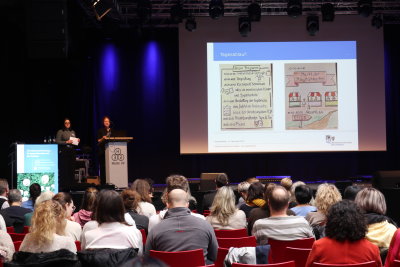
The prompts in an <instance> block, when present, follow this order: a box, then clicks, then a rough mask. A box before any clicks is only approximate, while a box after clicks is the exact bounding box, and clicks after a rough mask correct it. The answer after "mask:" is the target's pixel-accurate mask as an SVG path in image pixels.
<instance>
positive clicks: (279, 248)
mask: <svg viewBox="0 0 400 267" xmlns="http://www.w3.org/2000/svg"><path fill="white" fill-rule="evenodd" d="M314 241H315V239H314V238H313V237H310V238H303V239H297V240H290V241H285V240H274V239H268V244H269V245H270V246H271V251H270V253H269V256H268V262H270V263H278V262H284V261H285V248H286V247H292V248H311V247H312V245H313V244H314Z"/></svg>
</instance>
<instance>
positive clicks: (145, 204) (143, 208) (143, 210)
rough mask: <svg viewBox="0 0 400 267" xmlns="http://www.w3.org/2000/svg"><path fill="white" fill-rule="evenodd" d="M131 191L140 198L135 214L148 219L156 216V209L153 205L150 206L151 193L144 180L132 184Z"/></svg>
mask: <svg viewBox="0 0 400 267" xmlns="http://www.w3.org/2000/svg"><path fill="white" fill-rule="evenodd" d="M131 189H132V190H134V191H136V192H137V193H138V194H139V195H140V198H141V201H140V202H139V205H138V209H137V212H138V213H139V214H140V215H144V216H147V217H148V218H150V217H151V216H152V215H154V214H156V208H155V207H154V205H153V204H151V197H152V195H153V192H152V189H151V187H150V184H149V182H148V181H146V179H136V180H135V181H134V182H133V184H132V186H131Z"/></svg>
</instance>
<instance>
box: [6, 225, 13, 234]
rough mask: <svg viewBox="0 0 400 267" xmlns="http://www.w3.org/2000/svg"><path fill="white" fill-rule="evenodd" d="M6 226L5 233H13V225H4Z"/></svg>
mask: <svg viewBox="0 0 400 267" xmlns="http://www.w3.org/2000/svg"><path fill="white" fill-rule="evenodd" d="M6 228H7V233H15V231H14V226H9V227H6Z"/></svg>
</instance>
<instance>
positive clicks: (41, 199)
mask: <svg viewBox="0 0 400 267" xmlns="http://www.w3.org/2000/svg"><path fill="white" fill-rule="evenodd" d="M53 197H54V193H53V192H51V191H46V192H43V193H41V194H40V196H39V197H38V198H36V201H35V206H36V205H39V204H40V203H42V202H44V201H46V200H50V199H52V198H53ZM32 216H33V212H29V213H26V214H25V215H24V226H31V219H32Z"/></svg>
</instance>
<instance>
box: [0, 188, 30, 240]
mask: <svg viewBox="0 0 400 267" xmlns="http://www.w3.org/2000/svg"><path fill="white" fill-rule="evenodd" d="M8 202H9V203H10V207H8V208H5V209H3V210H1V211H0V214H1V215H2V216H3V218H4V221H5V222H6V226H7V227H9V226H14V230H15V232H16V233H22V232H23V230H24V220H25V219H24V215H25V214H26V213H29V212H31V210H30V209H26V208H22V207H21V204H22V196H21V191H19V190H18V189H12V190H10V192H9V194H8Z"/></svg>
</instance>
